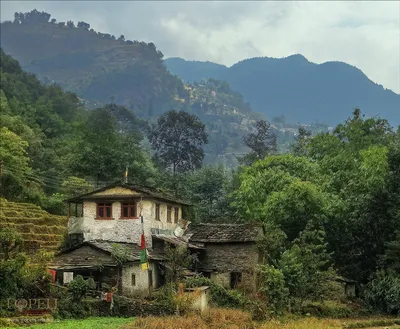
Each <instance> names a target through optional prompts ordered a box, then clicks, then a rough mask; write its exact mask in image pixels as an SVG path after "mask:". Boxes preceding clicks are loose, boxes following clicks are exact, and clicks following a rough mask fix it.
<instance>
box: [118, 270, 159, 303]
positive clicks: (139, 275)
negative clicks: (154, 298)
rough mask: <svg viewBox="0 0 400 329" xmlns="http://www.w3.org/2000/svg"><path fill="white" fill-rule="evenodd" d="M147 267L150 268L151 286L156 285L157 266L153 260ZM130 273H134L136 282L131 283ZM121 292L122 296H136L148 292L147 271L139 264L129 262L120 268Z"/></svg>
mask: <svg viewBox="0 0 400 329" xmlns="http://www.w3.org/2000/svg"><path fill="white" fill-rule="evenodd" d="M149 269H151V270H152V277H153V287H157V286H158V282H157V278H158V275H157V274H158V272H157V271H158V267H157V264H156V263H154V262H150V265H149ZM132 274H134V275H135V279H136V284H135V285H134V286H133V285H132ZM122 294H123V295H124V296H135V295H136V296H137V295H148V294H149V273H148V271H147V270H145V271H144V270H142V266H141V264H131V265H127V266H124V267H123V269H122Z"/></svg>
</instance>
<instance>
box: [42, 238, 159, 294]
mask: <svg viewBox="0 0 400 329" xmlns="http://www.w3.org/2000/svg"><path fill="white" fill-rule="evenodd" d="M113 247H117V248H119V249H120V250H123V251H124V253H125V254H126V256H127V259H126V261H125V262H124V264H123V266H122V267H119V266H118V264H117V263H116V261H115V259H114V258H113V257H112V250H113ZM140 250H141V249H140V247H139V246H138V245H137V244H133V243H123V242H110V241H102V240H93V241H84V242H82V243H80V244H77V245H75V246H73V247H71V248H68V249H66V250H63V251H62V252H60V253H59V254H58V255H57V256H56V257H55V260H54V261H53V263H52V264H51V265H50V266H49V267H50V268H51V269H55V270H56V271H57V272H56V281H57V282H58V283H59V284H66V283H68V282H70V281H71V280H72V279H73V277H75V276H77V275H81V276H82V277H83V278H84V279H88V278H92V279H94V281H95V283H96V286H97V287H96V289H97V290H102V289H104V288H105V287H106V285H107V286H108V287H117V288H118V292H119V293H120V294H122V295H125V296H133V295H146V294H148V293H149V291H150V290H151V289H154V288H158V287H159V286H160V284H161V283H162V281H161V275H160V271H159V267H158V261H160V260H162V258H160V257H159V256H158V255H156V254H152V253H149V254H148V263H149V268H148V270H142V268H141V265H140Z"/></svg>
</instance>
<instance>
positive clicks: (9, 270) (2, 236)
mask: <svg viewBox="0 0 400 329" xmlns="http://www.w3.org/2000/svg"><path fill="white" fill-rule="evenodd" d="M21 243H22V239H21V235H20V234H19V233H18V232H17V231H15V230H14V229H10V228H7V227H5V228H0V298H1V299H2V300H3V298H10V297H15V296H16V295H17V294H18V293H19V290H20V287H21V281H22V276H23V268H24V265H25V263H26V261H27V258H26V256H25V254H23V253H21V252H20V250H19V247H20V246H21Z"/></svg>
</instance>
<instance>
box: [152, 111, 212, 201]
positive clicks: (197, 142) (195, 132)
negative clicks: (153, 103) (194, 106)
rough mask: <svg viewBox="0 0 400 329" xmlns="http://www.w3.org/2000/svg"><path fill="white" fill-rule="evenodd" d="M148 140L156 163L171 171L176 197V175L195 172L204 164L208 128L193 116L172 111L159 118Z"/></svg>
mask: <svg viewBox="0 0 400 329" xmlns="http://www.w3.org/2000/svg"><path fill="white" fill-rule="evenodd" d="M149 140H150V143H151V145H152V148H153V150H154V151H155V157H156V159H157V161H158V162H159V163H160V164H161V165H162V166H163V167H164V168H165V169H167V170H170V171H171V172H172V175H173V183H174V186H173V189H174V191H175V194H176V193H177V186H176V183H177V180H176V176H177V174H178V173H184V172H188V171H192V170H194V169H196V168H200V167H201V165H202V161H203V158H204V151H203V149H202V147H203V145H204V144H206V143H207V142H208V138H207V134H206V132H205V126H204V124H203V123H202V122H201V121H200V119H199V118H198V117H196V116H195V115H193V114H189V113H187V112H184V111H179V112H177V111H169V112H166V113H164V114H163V115H162V116H160V117H159V118H158V121H157V124H156V125H154V126H153V128H152V131H151V133H150V135H149Z"/></svg>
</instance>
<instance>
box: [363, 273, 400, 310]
mask: <svg viewBox="0 0 400 329" xmlns="http://www.w3.org/2000/svg"><path fill="white" fill-rule="evenodd" d="M364 298H365V300H366V302H367V303H368V304H369V305H370V306H371V307H372V308H373V309H374V310H378V311H382V312H387V313H389V314H394V315H400V277H399V276H398V275H394V274H386V273H384V272H377V273H376V276H375V278H373V279H372V280H371V281H370V282H369V283H368V285H367V288H366V290H365V292H364Z"/></svg>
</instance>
